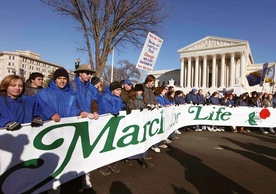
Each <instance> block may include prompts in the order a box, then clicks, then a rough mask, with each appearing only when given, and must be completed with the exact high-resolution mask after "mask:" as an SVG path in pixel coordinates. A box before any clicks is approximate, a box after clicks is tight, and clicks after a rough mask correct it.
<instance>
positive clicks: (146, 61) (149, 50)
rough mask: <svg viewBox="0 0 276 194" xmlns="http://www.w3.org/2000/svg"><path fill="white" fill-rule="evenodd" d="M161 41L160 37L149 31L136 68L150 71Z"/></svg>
mask: <svg viewBox="0 0 276 194" xmlns="http://www.w3.org/2000/svg"><path fill="white" fill-rule="evenodd" d="M162 43H163V40H162V39H161V38H159V37H158V36H156V35H154V34H152V33H151V32H149V33H148V36H147V39H146V41H145V44H144V47H143V50H142V52H141V54H140V57H139V59H138V62H137V65H136V68H138V69H142V70H145V71H152V70H153V68H154V65H155V62H156V60H157V57H158V54H159V51H160V49H161V46H162Z"/></svg>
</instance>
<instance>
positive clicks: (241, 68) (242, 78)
mask: <svg viewBox="0 0 276 194" xmlns="http://www.w3.org/2000/svg"><path fill="white" fill-rule="evenodd" d="M240 64H241V65H240V79H241V84H243V85H244V82H245V69H246V68H245V66H246V64H245V51H242V52H241V63H240Z"/></svg>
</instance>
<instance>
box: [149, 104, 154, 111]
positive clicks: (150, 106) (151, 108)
mask: <svg viewBox="0 0 276 194" xmlns="http://www.w3.org/2000/svg"><path fill="white" fill-rule="evenodd" d="M147 109H148V110H153V109H155V106H154V104H148V105H147Z"/></svg>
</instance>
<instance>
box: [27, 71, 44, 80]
mask: <svg viewBox="0 0 276 194" xmlns="http://www.w3.org/2000/svg"><path fill="white" fill-rule="evenodd" d="M37 77H42V78H43V77H44V75H43V74H42V73H39V72H34V73H31V74H30V77H29V80H30V81H31V80H35V78H37Z"/></svg>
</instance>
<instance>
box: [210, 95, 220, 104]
mask: <svg viewBox="0 0 276 194" xmlns="http://www.w3.org/2000/svg"><path fill="white" fill-rule="evenodd" d="M209 104H210V105H219V104H220V101H219V98H216V97H214V96H211V97H210V98H209Z"/></svg>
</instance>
